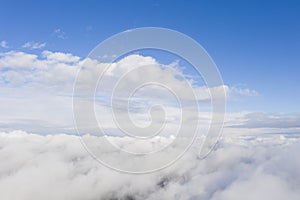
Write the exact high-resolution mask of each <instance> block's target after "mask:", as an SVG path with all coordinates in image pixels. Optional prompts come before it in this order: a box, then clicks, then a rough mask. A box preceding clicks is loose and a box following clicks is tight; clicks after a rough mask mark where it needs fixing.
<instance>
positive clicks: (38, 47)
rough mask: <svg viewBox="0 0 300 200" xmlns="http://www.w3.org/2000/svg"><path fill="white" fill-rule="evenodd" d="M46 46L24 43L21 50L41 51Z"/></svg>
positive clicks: (37, 43) (44, 43)
mask: <svg viewBox="0 0 300 200" xmlns="http://www.w3.org/2000/svg"><path fill="white" fill-rule="evenodd" d="M45 46H46V42H43V43H39V42H26V43H25V44H23V45H22V47H23V48H28V49H42V48H44V47H45Z"/></svg>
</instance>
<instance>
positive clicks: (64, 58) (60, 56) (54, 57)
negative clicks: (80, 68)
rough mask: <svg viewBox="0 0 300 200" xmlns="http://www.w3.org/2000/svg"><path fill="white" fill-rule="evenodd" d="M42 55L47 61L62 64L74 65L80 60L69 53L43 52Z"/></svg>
mask: <svg viewBox="0 0 300 200" xmlns="http://www.w3.org/2000/svg"><path fill="white" fill-rule="evenodd" d="M42 55H43V56H44V57H45V58H46V59H47V60H51V61H57V62H63V63H76V62H78V61H79V60H80V57H78V56H74V55H72V54H70V53H62V52H51V51H43V52H42Z"/></svg>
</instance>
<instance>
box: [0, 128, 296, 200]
mask: <svg viewBox="0 0 300 200" xmlns="http://www.w3.org/2000/svg"><path fill="white" fill-rule="evenodd" d="M0 138H1V139H0V161H1V163H2V164H1V165H0V192H1V197H2V198H3V199H11V200H14V199H24V200H26V199H30V200H35V199H45V200H47V199H72V200H76V199H91V200H93V199H103V200H113V199H122V200H128V199H134V200H139V199H145V200H155V199H178V200H186V199H188V200H208V199H212V200H238V199H246V200H252V199H264V200H282V199H289V200H298V199H299V195H300V189H299V185H300V173H299V168H300V162H299V159H297V157H295V156H296V155H297V154H298V152H299V150H300V143H299V139H297V137H293V138H288V137H284V136H283V135H281V136H276V135H272V136H268V137H266V136H264V137H263V136H262V137H249V136H229V135H227V136H226V137H225V136H224V137H223V138H222V139H221V140H220V141H219V143H218V145H217V146H216V148H215V149H214V151H213V152H212V153H211V154H210V155H209V156H208V157H206V158H205V159H204V160H201V159H199V158H198V151H197V149H198V147H197V144H196V145H195V146H193V147H192V148H191V150H190V151H188V152H187V153H186V154H185V156H184V157H183V158H182V159H180V160H179V161H178V162H176V163H175V164H173V165H172V166H171V167H169V168H166V169H165V170H162V171H159V172H156V173H151V174H144V175H130V174H123V173H119V172H116V171H114V170H111V169H109V168H107V167H105V166H103V165H101V164H100V163H98V162H97V161H95V160H94V159H93V158H92V157H91V156H90V155H89V154H88V153H87V152H86V151H85V149H84V148H83V146H82V145H81V142H80V140H79V138H78V136H73V135H61V134H58V135H44V136H43V135H35V134H29V133H26V132H21V131H13V132H9V133H0ZM112 139H113V140H117V141H116V142H119V143H122V144H123V145H126V144H127V145H129V144H128V141H127V140H125V138H112ZM161 141H167V138H166V140H161ZM99 145H101V143H99ZM130 145H131V148H139V147H138V146H135V144H134V143H130ZM145 148H146V147H145ZM103 153H105V154H106V155H107V156H111V157H112V158H113V155H114V154H115V152H103ZM157 159H160V158H157ZM120 162H127V163H128V161H127V160H126V158H124V160H123V161H121V160H120ZM141 164H142V163H141ZM16 188H18V190H16Z"/></svg>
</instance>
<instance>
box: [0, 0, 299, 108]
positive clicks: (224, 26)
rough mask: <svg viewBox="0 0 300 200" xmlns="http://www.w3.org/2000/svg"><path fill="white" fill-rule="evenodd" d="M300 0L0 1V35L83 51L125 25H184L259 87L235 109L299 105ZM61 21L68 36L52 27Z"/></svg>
mask: <svg viewBox="0 0 300 200" xmlns="http://www.w3.org/2000/svg"><path fill="white" fill-rule="evenodd" d="M299 19H300V2H299V1H274V0H272V1H230V0H228V1H137V0H131V1H65V2H62V1H28V0H24V1H15V0H10V1H1V6H0V27H1V28H0V41H6V42H7V43H8V46H9V47H10V48H9V49H5V48H1V47H0V52H4V51H8V50H20V51H29V52H38V51H42V50H24V49H23V48H21V46H22V45H23V44H24V43H26V42H28V41H34V42H46V47H45V49H47V50H50V51H61V52H70V53H72V54H74V55H78V56H81V57H85V56H86V55H87V54H88V53H89V52H90V51H91V50H92V49H93V48H94V47H95V46H96V45H97V44H98V43H100V42H101V41H103V40H104V39H106V38H108V37H109V36H111V35H113V34H116V33H118V32H121V31H125V30H127V29H132V28H137V27H145V26H157V27H165V28H170V29H174V30H177V31H180V32H182V33H185V34H187V35H189V36H190V37H192V38H194V39H195V40H196V41H198V42H199V43H200V44H201V45H202V46H203V47H204V48H205V49H206V50H207V51H208V53H209V54H210V55H211V56H212V58H213V59H214V61H215V62H216V64H217V66H218V67H219V69H220V72H221V74H222V76H223V79H224V82H225V84H228V85H231V86H242V87H245V88H251V89H254V90H256V91H258V92H259V94H260V95H259V96H256V97H251V98H249V99H246V100H244V102H243V103H242V104H241V103H239V104H238V106H237V107H235V104H232V105H231V109H232V110H251V111H265V112H299V102H300V93H299V82H300V80H299V76H300V59H299V56H300V21H299ZM57 29H60V30H61V32H60V34H63V35H62V36H63V38H64V39H62V38H59V37H57V34H55V33H54V30H57Z"/></svg>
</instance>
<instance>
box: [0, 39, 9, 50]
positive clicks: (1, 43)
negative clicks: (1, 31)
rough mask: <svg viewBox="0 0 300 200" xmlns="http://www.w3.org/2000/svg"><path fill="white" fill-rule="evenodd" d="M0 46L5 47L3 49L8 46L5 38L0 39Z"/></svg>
mask: <svg viewBox="0 0 300 200" xmlns="http://www.w3.org/2000/svg"><path fill="white" fill-rule="evenodd" d="M0 47H2V48H5V49H7V48H9V47H8V44H7V42H6V41H5V40H2V41H1V42H0Z"/></svg>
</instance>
